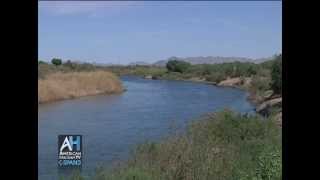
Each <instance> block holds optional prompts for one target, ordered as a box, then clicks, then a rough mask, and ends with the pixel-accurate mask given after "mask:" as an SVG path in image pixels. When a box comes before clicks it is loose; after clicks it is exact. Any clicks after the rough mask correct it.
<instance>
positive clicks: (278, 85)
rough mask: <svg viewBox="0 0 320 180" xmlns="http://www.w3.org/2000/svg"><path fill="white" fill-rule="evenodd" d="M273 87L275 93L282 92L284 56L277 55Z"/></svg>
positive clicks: (274, 65)
mask: <svg viewBox="0 0 320 180" xmlns="http://www.w3.org/2000/svg"><path fill="white" fill-rule="evenodd" d="M271 77H272V84H271V87H272V89H273V91H274V92H275V93H278V94H282V56H281V55H279V56H277V57H276V59H275V62H274V63H273V65H272V71H271Z"/></svg>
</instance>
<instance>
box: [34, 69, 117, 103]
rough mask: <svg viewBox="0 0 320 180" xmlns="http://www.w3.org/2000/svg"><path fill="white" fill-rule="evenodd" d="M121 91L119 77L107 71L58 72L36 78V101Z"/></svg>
mask: <svg viewBox="0 0 320 180" xmlns="http://www.w3.org/2000/svg"><path fill="white" fill-rule="evenodd" d="M122 91H123V87H122V84H121V81H120V80H119V78H118V77H117V76H115V75H114V74H112V73H110V72H107V71H94V72H72V73H61V72H58V73H54V74H50V75H48V76H47V77H46V78H45V79H39V80H38V103H44V102H50V101H56V100H62V99H70V98H75V97H82V96H89V95H97V94H105V93H106V94H109V93H120V92H122Z"/></svg>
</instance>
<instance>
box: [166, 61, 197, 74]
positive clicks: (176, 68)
mask: <svg viewBox="0 0 320 180" xmlns="http://www.w3.org/2000/svg"><path fill="white" fill-rule="evenodd" d="M190 66H191V64H190V63H188V62H185V61H179V60H169V61H168V62H167V65H166V67H167V69H168V71H170V72H180V73H184V72H186V71H187V70H188V68H190Z"/></svg>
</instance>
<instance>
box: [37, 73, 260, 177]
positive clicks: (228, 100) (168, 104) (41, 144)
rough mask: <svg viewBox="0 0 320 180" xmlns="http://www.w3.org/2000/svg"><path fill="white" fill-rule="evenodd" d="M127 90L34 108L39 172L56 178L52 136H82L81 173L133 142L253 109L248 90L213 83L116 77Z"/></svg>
mask: <svg viewBox="0 0 320 180" xmlns="http://www.w3.org/2000/svg"><path fill="white" fill-rule="evenodd" d="M121 79H122V81H123V84H124V86H125V88H126V89H127V91H125V92H124V93H122V94H117V95H97V96H90V97H83V98H78V99H73V100H64V101H57V102H53V103H48V104H42V105H39V107H38V177H39V180H51V179H54V180H56V179H58V169H57V153H58V152H57V149H58V148H57V136H58V135H60V134H81V135H82V136H83V168H82V169H83V173H84V174H92V173H93V172H94V169H95V168H96V167H97V166H111V165H112V164H114V163H116V162H119V161H121V160H125V159H126V158H128V155H129V154H130V151H131V150H132V149H133V148H134V146H135V145H137V144H139V143H143V142H145V141H147V140H150V141H157V140H160V139H161V138H163V137H165V136H167V135H168V134H169V133H170V132H171V131H172V127H176V128H178V129H183V128H184V127H185V126H186V124H187V123H188V122H189V121H191V120H194V119H196V118H199V117H200V116H201V115H203V114H205V113H209V112H214V111H218V110H222V109H224V108H230V109H233V110H235V111H238V112H243V113H253V112H254V107H253V105H252V104H250V103H249V102H248V101H247V100H246V97H247V95H248V94H247V92H245V91H242V90H239V89H235V88H227V87H217V86H214V85H208V84H201V83H193V82H184V81H168V80H146V79H142V78H138V77H133V76H124V77H122V78H121Z"/></svg>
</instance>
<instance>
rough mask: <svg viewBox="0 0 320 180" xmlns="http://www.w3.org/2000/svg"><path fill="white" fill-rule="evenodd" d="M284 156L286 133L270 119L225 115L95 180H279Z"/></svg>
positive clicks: (144, 148) (142, 151)
mask: <svg viewBox="0 0 320 180" xmlns="http://www.w3.org/2000/svg"><path fill="white" fill-rule="evenodd" d="M281 152H282V146H281V129H280V127H278V126H277V125H276V124H275V122H274V120H273V119H272V118H271V117H270V118H269V119H262V118H261V117H258V116H251V115H250V116H249V115H240V114H237V113H234V112H231V111H228V110H225V111H222V112H219V113H216V114H213V115H210V116H208V117H206V118H204V119H202V120H198V121H194V122H193V123H191V124H190V125H189V127H188V129H187V132H186V133H184V134H177V135H175V136H171V137H170V138H168V139H166V140H164V141H162V142H160V143H154V142H148V143H145V144H142V145H139V146H138V147H137V148H136V150H135V151H134V152H133V156H132V158H131V159H130V160H128V162H125V163H124V164H122V165H121V166H119V167H116V168H113V169H103V168H100V170H99V171H97V173H96V175H95V176H94V177H91V178H90V179H95V180H132V179H135V180H178V179H190V180H193V179H199V180H205V179H208V180H209V179H210V180H211V179H223V180H225V179H230V180H233V179H234V180H239V179H240V180H243V179H245V180H252V179H255V180H271V179H272V180H277V179H278V180H280V179H281V178H282V160H281V158H282V153H281ZM76 177H77V179H80V177H79V176H76Z"/></svg>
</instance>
